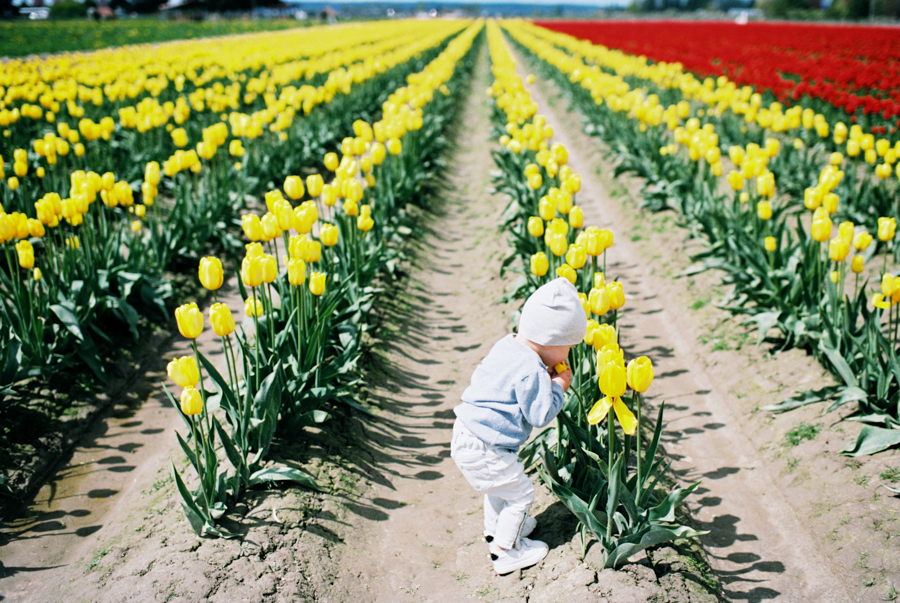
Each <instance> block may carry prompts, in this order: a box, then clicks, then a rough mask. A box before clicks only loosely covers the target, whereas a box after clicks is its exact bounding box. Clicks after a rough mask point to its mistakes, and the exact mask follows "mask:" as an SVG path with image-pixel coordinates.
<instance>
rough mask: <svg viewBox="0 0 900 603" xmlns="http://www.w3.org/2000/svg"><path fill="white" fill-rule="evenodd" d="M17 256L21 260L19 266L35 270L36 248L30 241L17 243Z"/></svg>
mask: <svg viewBox="0 0 900 603" xmlns="http://www.w3.org/2000/svg"><path fill="white" fill-rule="evenodd" d="M16 255H17V256H18V258H19V266H21V267H22V268H25V269H26V270H31V269H32V268H34V248H33V247H32V246H31V243H29V242H28V241H19V242H18V243H16Z"/></svg>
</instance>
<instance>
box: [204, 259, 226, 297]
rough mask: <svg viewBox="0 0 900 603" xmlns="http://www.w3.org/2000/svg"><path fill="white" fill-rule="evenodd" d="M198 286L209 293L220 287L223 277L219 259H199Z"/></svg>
mask: <svg viewBox="0 0 900 603" xmlns="http://www.w3.org/2000/svg"><path fill="white" fill-rule="evenodd" d="M198 273H199V277H200V284H201V285H203V287H204V288H206V289H209V290H210V291H215V290H217V289H218V288H219V287H221V286H222V283H223V282H224V280H225V275H224V272H223V270H222V262H221V261H220V260H219V258H214V257H204V258H201V259H200V268H199V270H198Z"/></svg>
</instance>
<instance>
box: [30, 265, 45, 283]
mask: <svg viewBox="0 0 900 603" xmlns="http://www.w3.org/2000/svg"><path fill="white" fill-rule="evenodd" d="M32 275H33V276H34V280H35V281H39V280H41V279H42V278H44V274H43V273H42V272H41V269H40V268H35V269H34V271H33V272H32Z"/></svg>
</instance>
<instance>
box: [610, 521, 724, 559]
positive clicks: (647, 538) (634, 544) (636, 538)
mask: <svg viewBox="0 0 900 603" xmlns="http://www.w3.org/2000/svg"><path fill="white" fill-rule="evenodd" d="M707 533H708V532H698V531H696V530H693V529H691V528H689V527H687V526H678V527H675V528H668V527H664V528H660V527H656V528H648V529H645V530H642V531H641V532H638V533H637V534H633V535H631V536H628V537H624V538H620V539H619V540H618V541H617V546H616V547H615V548H613V549H612V550H611V551H610V552H609V553H608V554H607V556H606V561H605V562H604V564H603V567H604V569H610V568H616V567H619V566H620V565H623V564H624V563H625V562H626V561H628V558H629V557H631V556H632V555H635V554H637V553H639V552H641V551H643V550H644V549H647V548H650V547H652V546H656V545H659V544H663V543H665V542H671V541H673V540H678V539H679V538H694V537H697V536H702V535H703V534H707Z"/></svg>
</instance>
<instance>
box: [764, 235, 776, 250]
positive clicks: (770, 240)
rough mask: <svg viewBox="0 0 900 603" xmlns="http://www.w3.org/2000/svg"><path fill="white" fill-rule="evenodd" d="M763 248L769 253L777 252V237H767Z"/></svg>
mask: <svg viewBox="0 0 900 603" xmlns="http://www.w3.org/2000/svg"><path fill="white" fill-rule="evenodd" d="M763 246H764V247H765V249H766V251H768V252H769V253H771V252H773V251H775V248H776V246H777V242H776V241H775V237H766V238H765V240H764V241H763Z"/></svg>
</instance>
